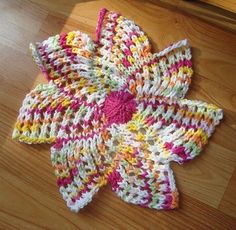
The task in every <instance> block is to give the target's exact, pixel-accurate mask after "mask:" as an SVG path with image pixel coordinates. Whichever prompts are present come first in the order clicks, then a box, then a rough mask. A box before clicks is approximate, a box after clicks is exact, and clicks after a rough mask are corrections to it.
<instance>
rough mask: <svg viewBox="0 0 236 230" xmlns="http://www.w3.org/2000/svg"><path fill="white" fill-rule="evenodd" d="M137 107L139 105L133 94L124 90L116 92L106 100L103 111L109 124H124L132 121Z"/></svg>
mask: <svg viewBox="0 0 236 230" xmlns="http://www.w3.org/2000/svg"><path fill="white" fill-rule="evenodd" d="M136 106H137V103H136V101H135V99H134V96H133V95H132V94H130V93H129V92H125V91H123V90H121V91H114V92H111V93H110V94H109V95H108V97H107V98H106V100H105V105H104V110H103V111H104V113H105V115H106V117H107V119H108V123H109V124H112V123H116V124H124V123H127V122H128V121H129V120H131V118H132V115H133V113H134V112H135V111H136Z"/></svg>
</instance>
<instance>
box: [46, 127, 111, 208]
mask: <svg viewBox="0 0 236 230" xmlns="http://www.w3.org/2000/svg"><path fill="white" fill-rule="evenodd" d="M51 160H52V165H53V167H54V169H55V175H56V177H57V184H58V186H59V190H60V192H61V194H62V196H63V199H64V200H65V201H66V203H67V206H68V207H69V208H70V209H71V210H72V211H74V212H78V211H79V210H80V209H82V208H83V207H84V206H86V205H87V204H88V203H89V202H91V201H92V198H93V197H94V195H95V194H96V193H97V192H98V190H99V189H100V187H102V186H104V185H106V183H107V176H106V175H107V173H108V172H109V165H110V163H111V158H110V156H109V154H107V149H106V147H105V145H104V140H103V137H102V132H101V133H98V134H94V135H93V136H92V137H91V136H90V137H88V136H80V137H75V138H63V139H58V140H57V142H56V143H55V145H54V146H53V147H52V148H51Z"/></svg>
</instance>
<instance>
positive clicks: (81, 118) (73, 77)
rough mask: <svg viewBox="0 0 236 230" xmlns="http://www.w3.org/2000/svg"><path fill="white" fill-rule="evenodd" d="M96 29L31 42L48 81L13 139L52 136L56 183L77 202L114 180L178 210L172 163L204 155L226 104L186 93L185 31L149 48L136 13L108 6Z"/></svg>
mask: <svg viewBox="0 0 236 230" xmlns="http://www.w3.org/2000/svg"><path fill="white" fill-rule="evenodd" d="M96 37H97V38H96V41H93V40H92V39H91V38H90V37H89V36H88V35H86V34H84V33H82V32H80V31H72V32H69V33H65V34H60V35H56V36H53V37H49V38H48V39H47V40H45V41H43V42H41V43H36V44H35V45H32V44H31V45H30V48H31V51H32V55H33V58H34V60H35V62H36V63H37V65H38V66H39V68H40V69H41V71H42V72H43V74H44V75H45V77H46V78H47V80H48V84H40V85H38V86H37V87H36V88H35V89H33V90H32V91H31V92H30V93H29V94H28V95H27V96H26V98H25V99H24V101H23V105H22V107H21V108H20V112H19V116H18V119H17V122H16V125H15V128H14V131H13V138H14V139H17V140H19V141H23V142H26V143H30V144H31V143H51V144H52V147H51V160H52V165H53V168H54V169H55V175H56V177H57V184H58V186H59V190H60V193H61V194H62V196H63V199H64V200H65V201H66V203H67V206H68V207H69V208H70V209H71V210H72V211H75V212H78V211H79V210H80V209H82V208H83V207H84V206H86V205H87V204H88V203H89V202H90V201H91V200H92V198H93V197H94V195H95V194H96V193H97V192H98V190H99V189H100V187H102V186H104V185H106V184H107V183H110V185H111V187H112V190H113V191H114V192H115V193H116V194H117V195H118V196H119V197H120V198H121V199H123V200H124V201H126V202H128V203H132V204H137V205H141V206H143V207H149V208H154V209H174V208H176V207H178V191H177V188H176V185H175V180H174V176H173V172H172V170H171V168H170V162H171V161H175V162H178V163H180V164H182V163H184V162H186V161H189V160H191V159H193V158H194V157H195V156H197V155H198V154H199V153H200V151H201V150H202V148H203V147H204V145H205V144H206V143H207V140H208V138H209V137H210V136H211V135H212V133H213V131H214V128H215V126H216V125H217V124H219V122H220V120H221V119H222V117H223V112H222V110H221V109H219V108H217V107H216V106H214V105H212V104H207V103H205V102H201V101H194V100H187V99H184V97H185V94H186V92H187V91H188V88H189V84H190V82H191V77H192V74H193V70H192V62H191V50H190V47H189V44H188V41H187V40H182V41H179V42H177V43H174V44H172V45H170V46H169V47H167V48H166V49H164V50H162V51H160V52H158V53H152V52H151V44H150V42H149V40H148V38H147V36H146V35H145V33H144V32H143V31H142V30H141V29H140V28H139V27H138V26H137V25H136V24H135V23H134V22H133V21H131V20H128V19H126V18H125V17H123V16H121V15H120V14H118V13H115V12H110V11H108V10H106V9H102V10H101V11H100V14H99V20H98V24H97V29H96Z"/></svg>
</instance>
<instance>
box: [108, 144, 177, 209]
mask: <svg viewBox="0 0 236 230" xmlns="http://www.w3.org/2000/svg"><path fill="white" fill-rule="evenodd" d="M108 178H109V182H110V184H111V186H112V190H113V191H114V192H115V193H116V194H117V195H118V196H119V197H120V198H121V199H122V200H124V201H126V202H128V203H132V204H136V205H140V206H142V207H149V208H154V209H174V208H177V207H178V191H177V188H176V186H175V180H174V177H173V173H172V170H171V168H170V167H169V164H162V163H161V162H157V161H154V160H152V159H151V158H150V154H149V153H148V152H147V151H143V150H141V149H140V148H138V147H135V146H130V145H129V146H128V145H127V146H123V151H122V152H120V153H119V154H118V155H117V156H116V158H115V167H114V169H113V171H112V173H111V174H110V175H109V177H108Z"/></svg>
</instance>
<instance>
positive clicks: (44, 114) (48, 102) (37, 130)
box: [12, 84, 73, 144]
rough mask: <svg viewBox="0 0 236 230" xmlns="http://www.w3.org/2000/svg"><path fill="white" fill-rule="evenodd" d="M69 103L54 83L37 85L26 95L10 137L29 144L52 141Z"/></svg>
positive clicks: (71, 102)
mask: <svg viewBox="0 0 236 230" xmlns="http://www.w3.org/2000/svg"><path fill="white" fill-rule="evenodd" d="M71 104H73V100H71V99H69V98H68V97H65V96H64V94H63V93H61V92H59V90H58V89H57V88H56V86H55V85H52V84H40V85H38V86H37V87H36V88H35V89H33V90H32V91H31V92H30V93H29V94H27V95H26V97H25V99H24V101H23V104H22V107H21V108H20V111H19V116H18V118H17V122H16V124H15V127H14V130H13V134H12V137H13V138H14V139H18V140H19V141H23V142H26V143H30V144H31V143H51V142H54V141H55V139H56V137H57V136H58V132H59V129H60V128H61V123H62V119H63V117H64V116H65V114H66V112H67V111H68V108H69V107H70V105H71Z"/></svg>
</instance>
